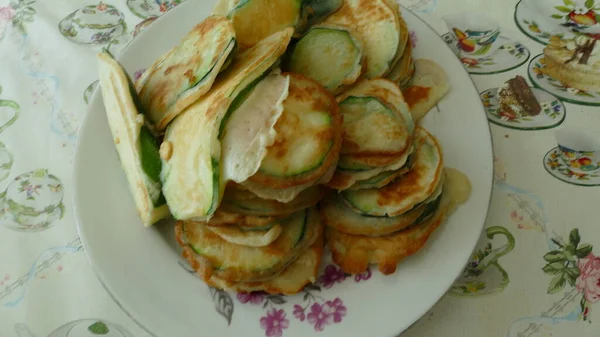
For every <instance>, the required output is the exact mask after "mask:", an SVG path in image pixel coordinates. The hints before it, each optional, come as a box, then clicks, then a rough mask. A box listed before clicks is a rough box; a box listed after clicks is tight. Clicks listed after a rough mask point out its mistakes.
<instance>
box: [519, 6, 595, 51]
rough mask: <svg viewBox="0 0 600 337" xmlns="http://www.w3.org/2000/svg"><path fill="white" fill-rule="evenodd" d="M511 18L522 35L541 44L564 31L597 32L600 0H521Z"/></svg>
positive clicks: (546, 42)
mask: <svg viewBox="0 0 600 337" xmlns="http://www.w3.org/2000/svg"><path fill="white" fill-rule="evenodd" d="M514 18H515V23H516V24H517V27H519V29H521V31H522V32H523V33H524V34H525V35H527V36H529V37H530V38H532V39H533V40H535V41H537V42H539V43H543V44H548V43H549V42H550V37H551V36H552V35H560V34H564V33H567V32H573V31H576V32H580V33H585V34H600V23H599V22H600V1H598V0H520V1H519V3H518V4H517V6H516V7H515V16H514Z"/></svg>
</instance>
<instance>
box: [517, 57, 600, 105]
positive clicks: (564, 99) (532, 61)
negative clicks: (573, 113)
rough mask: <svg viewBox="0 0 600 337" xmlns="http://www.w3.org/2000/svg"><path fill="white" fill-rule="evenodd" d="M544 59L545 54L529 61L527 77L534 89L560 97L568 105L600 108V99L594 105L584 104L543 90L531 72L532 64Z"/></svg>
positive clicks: (590, 103)
mask: <svg viewBox="0 0 600 337" xmlns="http://www.w3.org/2000/svg"><path fill="white" fill-rule="evenodd" d="M542 57H544V53H541V54H539V55H536V56H534V57H533V58H531V61H529V64H528V65H527V76H528V77H529V80H530V81H531V83H532V84H533V86H534V87H536V88H538V89H541V90H544V91H545V92H547V93H549V94H551V95H554V96H556V97H558V98H559V99H560V100H561V101H563V102H566V103H571V104H576V105H582V106H594V107H595V106H600V98H598V99H597V102H596V103H592V102H584V101H578V100H575V99H572V98H569V97H565V95H560V94H558V93H556V94H555V93H552V92H550V91H549V90H547V89H545V88H543V87H542V86H541V85H540V84H539V83H538V79H536V78H535V76H532V72H531V70H530V69H531V64H532V63H534V62H535V61H537V60H538V59H540V58H542Z"/></svg>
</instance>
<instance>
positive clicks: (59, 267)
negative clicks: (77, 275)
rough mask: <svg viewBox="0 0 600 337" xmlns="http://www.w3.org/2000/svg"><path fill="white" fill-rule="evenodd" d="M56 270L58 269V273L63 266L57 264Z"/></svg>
mask: <svg viewBox="0 0 600 337" xmlns="http://www.w3.org/2000/svg"><path fill="white" fill-rule="evenodd" d="M56 270H58V272H59V273H60V272H61V271H63V266H62V265H60V266H58V267H57V268H56Z"/></svg>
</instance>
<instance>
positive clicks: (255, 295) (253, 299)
mask: <svg viewBox="0 0 600 337" xmlns="http://www.w3.org/2000/svg"><path fill="white" fill-rule="evenodd" d="M236 297H237V299H238V301H240V302H241V303H248V302H250V304H254V305H259V304H261V303H262V302H263V300H264V299H265V297H264V294H263V293H262V292H259V291H254V292H251V293H247V292H241V293H238V294H237V296H236Z"/></svg>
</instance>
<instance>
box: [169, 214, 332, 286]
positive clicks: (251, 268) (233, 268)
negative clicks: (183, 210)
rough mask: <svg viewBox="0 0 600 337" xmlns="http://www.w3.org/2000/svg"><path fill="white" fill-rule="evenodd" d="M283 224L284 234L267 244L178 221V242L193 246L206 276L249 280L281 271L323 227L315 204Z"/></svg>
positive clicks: (262, 278)
mask: <svg viewBox="0 0 600 337" xmlns="http://www.w3.org/2000/svg"><path fill="white" fill-rule="evenodd" d="M281 227H282V228H283V231H282V232H281V234H280V235H279V236H278V237H277V239H276V240H275V241H273V242H272V243H271V244H270V245H268V246H265V247H248V246H242V245H237V244H232V243H229V242H227V241H225V240H223V239H222V238H221V237H220V236H218V235H217V234H215V233H213V232H212V231H210V230H209V229H207V226H206V225H204V224H202V223H189V222H186V223H183V222H179V223H178V224H177V226H176V229H175V230H176V237H177V240H178V242H179V244H180V245H182V247H184V248H185V247H186V246H188V247H190V248H191V249H192V250H193V253H194V254H195V255H196V256H195V260H196V261H195V262H196V263H197V264H200V265H201V266H202V267H201V268H199V269H200V270H202V271H203V272H204V273H205V274H204V275H203V276H204V278H205V279H209V278H210V277H211V276H212V275H213V274H214V275H215V276H216V277H219V278H222V279H226V280H229V281H236V282H239V281H245V282H248V281H261V280H266V279H269V278H271V277H273V276H275V275H277V274H278V273H280V272H281V271H282V270H284V269H285V268H286V267H287V266H289V265H290V264H291V263H293V262H294V260H295V259H297V258H298V257H299V256H300V255H301V254H302V253H303V252H304V251H305V250H306V249H307V248H308V247H309V246H310V245H312V244H313V243H314V242H315V240H316V239H317V238H318V236H319V235H320V233H321V230H322V225H321V222H320V218H319V214H318V212H317V211H316V209H315V208H309V209H306V210H303V211H300V212H297V213H295V214H294V215H293V216H292V217H290V218H289V220H288V221H287V222H284V223H281ZM189 253H190V252H189V251H188V255H189ZM192 265H193V264H192Z"/></svg>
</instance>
